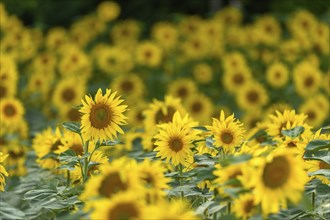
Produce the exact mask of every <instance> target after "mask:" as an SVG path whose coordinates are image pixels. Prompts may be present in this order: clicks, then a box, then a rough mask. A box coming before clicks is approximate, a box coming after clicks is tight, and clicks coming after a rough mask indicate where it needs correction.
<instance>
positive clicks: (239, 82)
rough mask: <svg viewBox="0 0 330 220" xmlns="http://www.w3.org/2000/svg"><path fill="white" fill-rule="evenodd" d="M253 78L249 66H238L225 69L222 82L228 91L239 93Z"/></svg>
mask: <svg viewBox="0 0 330 220" xmlns="http://www.w3.org/2000/svg"><path fill="white" fill-rule="evenodd" d="M251 79H252V76H251V72H250V70H249V68H247V67H237V68H235V69H234V70H229V71H225V74H223V78H222V82H223V86H224V87H225V88H226V90H227V91H229V92H232V93H237V92H238V91H240V89H241V88H242V87H243V86H245V85H247V84H248V83H249V82H250V81H251Z"/></svg>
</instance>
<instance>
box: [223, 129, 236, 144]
mask: <svg viewBox="0 0 330 220" xmlns="http://www.w3.org/2000/svg"><path fill="white" fill-rule="evenodd" d="M233 139H234V137H233V134H232V133H230V132H223V133H222V134H221V140H222V142H223V143H225V144H231V143H232V142H233Z"/></svg>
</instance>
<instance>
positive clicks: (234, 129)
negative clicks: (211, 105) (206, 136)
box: [206, 110, 244, 153]
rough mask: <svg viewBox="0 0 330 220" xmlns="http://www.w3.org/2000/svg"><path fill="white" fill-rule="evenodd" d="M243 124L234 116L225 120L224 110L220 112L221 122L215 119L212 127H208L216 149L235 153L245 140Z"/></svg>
mask: <svg viewBox="0 0 330 220" xmlns="http://www.w3.org/2000/svg"><path fill="white" fill-rule="evenodd" d="M242 126H243V124H242V123H241V122H240V121H239V120H237V119H236V118H234V114H232V115H231V116H229V117H227V118H225V113H224V111H223V110H221V112H220V117H219V120H218V119H216V118H213V123H212V125H211V126H206V128H207V129H208V130H209V131H210V134H211V135H212V139H213V140H214V141H215V142H214V145H215V146H216V147H221V148H222V149H223V151H224V152H225V153H230V152H234V151H235V147H236V146H238V145H239V144H240V143H242V141H243V138H244V135H243V133H244V130H243V128H242Z"/></svg>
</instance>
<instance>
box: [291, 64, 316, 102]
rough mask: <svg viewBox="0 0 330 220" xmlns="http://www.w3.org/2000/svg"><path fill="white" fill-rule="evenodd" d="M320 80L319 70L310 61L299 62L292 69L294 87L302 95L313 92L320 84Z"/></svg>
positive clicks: (309, 94)
mask: <svg viewBox="0 0 330 220" xmlns="http://www.w3.org/2000/svg"><path fill="white" fill-rule="evenodd" d="M321 80H322V78H321V73H320V71H319V70H318V69H317V68H316V67H315V66H313V65H311V64H310V63H307V62H303V63H300V64H298V65H297V66H296V67H295V68H294V70H293V82H294V85H295V89H296V92H297V93H298V94H299V95H300V96H302V97H308V96H311V95H313V94H315V93H316V92H317V91H318V89H319V87H320V85H321Z"/></svg>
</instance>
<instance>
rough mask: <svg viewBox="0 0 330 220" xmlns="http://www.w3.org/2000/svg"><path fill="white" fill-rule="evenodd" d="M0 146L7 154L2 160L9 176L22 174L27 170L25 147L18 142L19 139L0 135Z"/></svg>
mask: <svg viewBox="0 0 330 220" xmlns="http://www.w3.org/2000/svg"><path fill="white" fill-rule="evenodd" d="M0 148H1V149H2V151H3V153H4V154H9V157H8V158H7V159H6V161H4V162H3V164H4V165H5V167H6V168H7V171H8V173H9V175H10V176H24V175H25V174H26V172H27V167H26V164H25V162H26V156H27V155H26V154H27V148H26V147H25V146H23V145H22V144H21V143H20V140H19V139H12V138H7V137H6V136H2V137H0Z"/></svg>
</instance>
